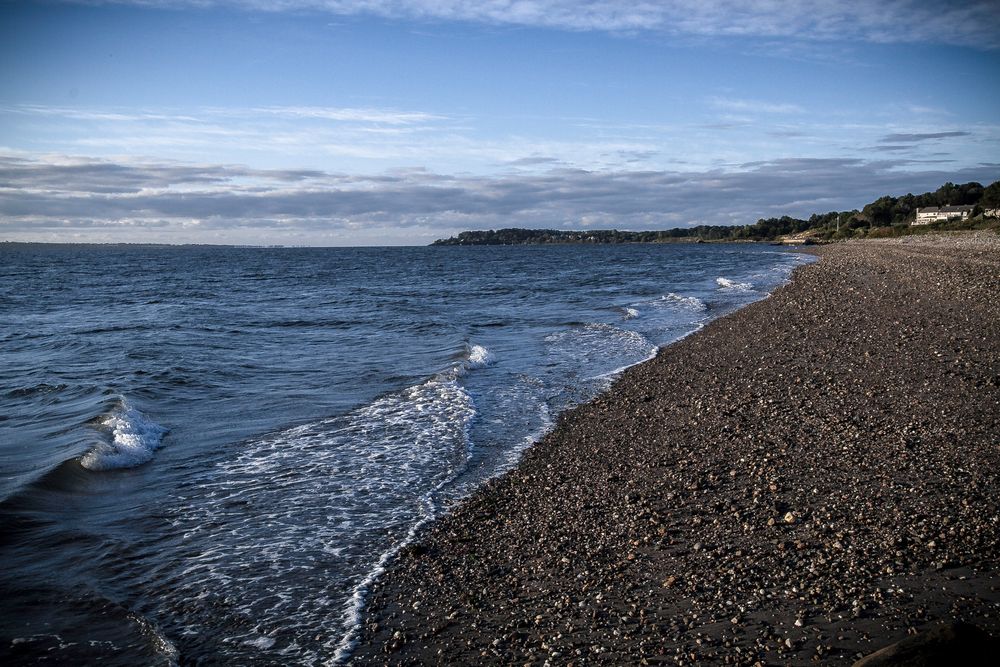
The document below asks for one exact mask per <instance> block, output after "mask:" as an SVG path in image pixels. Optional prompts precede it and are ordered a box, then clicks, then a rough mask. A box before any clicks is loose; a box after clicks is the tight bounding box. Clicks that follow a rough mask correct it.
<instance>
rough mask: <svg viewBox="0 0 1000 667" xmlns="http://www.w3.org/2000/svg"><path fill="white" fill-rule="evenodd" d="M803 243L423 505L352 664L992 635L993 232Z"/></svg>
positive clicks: (742, 659)
mask: <svg viewBox="0 0 1000 667" xmlns="http://www.w3.org/2000/svg"><path fill="white" fill-rule="evenodd" d="M815 252H816V253H818V254H819V255H820V257H821V261H819V262H817V263H814V264H811V265H809V266H806V267H803V268H800V269H799V270H798V271H797V272H796V274H795V278H794V280H793V281H792V282H791V283H790V284H788V285H786V286H784V287H782V288H780V289H779V290H777V292H775V294H773V295H772V296H771V297H770V298H768V299H766V300H764V301H761V302H758V303H756V304H753V305H751V306H749V307H747V308H745V309H743V310H740V311H738V312H736V313H734V314H731V315H729V316H727V317H724V318H722V319H720V320H717V321H715V322H713V323H712V324H710V325H709V326H707V327H706V328H705V329H704V330H702V331H700V332H698V333H697V334H695V335H692V336H690V337H688V338H686V339H684V340H682V341H680V342H679V343H677V344H674V345H671V346H669V347H667V348H665V349H664V350H662V351H661V353H660V354H659V355H658V356H657V357H656V358H655V359H653V360H652V361H649V362H647V363H644V364H641V365H639V366H635V367H633V368H631V369H629V370H628V371H626V372H625V373H624V374H623V375H622V376H621V378H620V379H619V380H618V381H617V382H616V383H615V384H614V386H613V387H612V389H611V390H610V391H609V392H607V393H606V394H604V395H602V396H601V397H599V398H597V399H596V400H594V401H592V402H590V403H587V404H585V405H582V406H580V407H578V408H576V409H574V410H572V411H570V412H568V413H567V414H565V415H563V416H562V418H561V419H560V420H559V423H558V425H557V427H556V428H555V429H554V430H553V431H552V432H551V433H550V434H549V435H548V436H547V437H545V438H544V439H543V440H542V441H541V442H540V443H538V444H537V445H536V446H534V447H533V448H531V449H530V450H529V451H528V452H527V453H526V454H525V456H524V458H523V460H522V462H521V463H520V465H519V466H518V467H517V468H516V469H515V470H513V471H511V472H510V473H508V474H506V475H504V476H502V477H500V478H497V479H495V480H493V481H491V482H490V483H488V484H486V485H485V486H484V487H483V488H481V489H480V490H479V491H477V492H476V493H475V494H473V496H472V497H470V498H469V499H467V500H466V501H465V502H463V503H462V504H461V505H460V506H458V507H457V508H456V509H455V510H454V511H453V512H452V513H451V514H449V515H448V516H446V517H445V518H443V519H441V520H439V521H437V522H435V523H434V524H433V525H431V526H430V527H429V528H428V529H427V530H426V532H425V533H424V534H423V536H422V537H421V539H420V540H419V542H418V543H417V544H415V545H413V546H411V547H409V548H408V549H406V550H405V551H404V552H403V553H401V554H400V555H399V557H398V558H397V559H396V561H395V562H394V563H393V564H392V565H391V566H390V568H389V570H388V572H387V573H386V574H385V575H384V576H383V577H382V578H381V579H380V580H379V581H378V582H377V584H376V585H375V587H374V588H373V590H372V591H371V595H370V599H369V606H368V610H367V612H366V615H365V619H364V624H363V628H362V635H361V641H360V644H359V646H358V647H357V650H356V652H355V654H354V657H353V664H356V665H368V664H374V665H382V664H450V665H456V664H465V665H467V664H477V663H483V664H497V665H513V664H517V665H525V664H537V665H543V664H546V663H548V664H551V665H556V664H560V665H562V664H574V665H588V664H696V663H715V664H749V665H753V664H755V663H758V662H759V663H760V664H764V665H771V664H774V665H783V664H792V665H799V664H815V663H822V664H843V665H850V664H852V663H853V662H854V661H855V660H857V659H858V658H860V657H862V656H864V655H866V654H869V653H872V652H874V651H876V650H877V649H880V648H882V647H883V646H886V645H888V644H891V643H893V642H896V641H898V640H901V639H904V638H906V637H907V636H908V635H913V634H917V633H921V634H922V633H925V632H928V631H931V628H933V627H934V626H935V624H937V623H941V622H949V623H950V622H954V621H965V622H967V623H971V624H973V625H975V626H977V627H978V628H980V629H982V630H985V631H986V632H989V633H991V634H993V635H994V636H997V635H998V634H1000V588H998V587H1000V567H998V565H1000V478H998V470H1000V241H998V239H997V237H996V236H986V235H971V236H970V235H966V236H953V237H935V238H928V237H924V238H920V239H912V238H906V239H902V240H893V241H886V242H865V243H856V244H850V243H848V244H840V245H834V246H824V247H821V248H818V249H816V250H815Z"/></svg>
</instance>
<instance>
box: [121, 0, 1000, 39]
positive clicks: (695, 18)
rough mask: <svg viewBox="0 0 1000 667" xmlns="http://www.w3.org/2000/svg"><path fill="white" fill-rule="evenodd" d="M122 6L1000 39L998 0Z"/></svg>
mask: <svg viewBox="0 0 1000 667" xmlns="http://www.w3.org/2000/svg"><path fill="white" fill-rule="evenodd" d="M121 3H122V4H138V5H143V6H149V5H154V6H165V7H176V6H183V7H191V6H198V7H204V6H230V7H238V8H244V9H251V10H257V11H266V12H276V11H302V10H308V11H320V12H326V13H330V14H335V15H340V16H363V15H369V16H379V17H383V18H390V19H408V20H414V19H415V20H424V21H463V22H474V23H481V24H487V25H499V26H525V27H538V28H555V29H561V30H575V31H606V32H617V33H621V32H638V31H642V32H659V33H664V34H668V35H674V36H693V37H756V38H767V39H775V38H801V39H819V40H825V41H832V40H843V39H848V40H855V41H867V42H879V43H899V42H910V43H935V44H941V43H944V44H960V45H968V46H972V47H976V48H997V47H998V46H1000V36H998V27H1000V19H998V16H1000V11H998V7H997V2H996V1H995V0H965V1H961V0H959V1H957V2H949V3H940V2H936V1H934V0H885V1H884V2H872V1H871V0H841V1H840V2H829V0H766V1H765V0H743V1H737V2H733V1H731V0H669V1H662V2H638V3H637V2H634V1H630V0H121Z"/></svg>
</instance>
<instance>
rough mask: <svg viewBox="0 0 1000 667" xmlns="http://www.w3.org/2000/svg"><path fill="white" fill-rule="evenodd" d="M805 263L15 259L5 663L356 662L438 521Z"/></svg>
mask: <svg viewBox="0 0 1000 667" xmlns="http://www.w3.org/2000/svg"><path fill="white" fill-rule="evenodd" d="M805 260H806V257H805V256H803V255H800V254H794V253H788V252H785V251H781V250H778V249H776V248H772V247H768V246H759V245H688V244H683V245H681V244H678V245H626V246H584V245H575V246H549V247H547V246H530V247H422V248H364V249H290V248H289V249H284V248H266V249H265V248H231V247H151V246H84V245H21V244H0V354H2V362H0V380H2V383H0V563H3V567H2V569H0V661H3V662H4V663H5V664H13V663H12V662H11V661H14V662H18V663H43V664H90V663H95V662H98V661H100V662H102V664H110V665H136V664H144V665H154V664H177V663H193V662H207V663H216V662H222V663H228V664H282V665H294V664H302V665H318V664H333V663H336V662H339V661H343V660H344V659H345V658H347V657H348V656H349V655H350V651H351V649H352V648H353V645H354V641H355V639H356V630H357V624H358V619H359V617H360V614H361V613H363V609H364V605H365V602H366V593H367V590H368V588H369V586H370V585H371V584H372V582H373V581H374V580H375V579H376V578H377V577H378V575H379V574H380V573H381V572H382V570H383V568H384V567H385V566H386V565H387V564H388V562H389V561H391V559H392V557H393V556H394V554H395V553H396V552H397V551H398V550H399V549H400V548H401V547H402V546H403V545H405V544H406V543H408V542H409V541H410V540H412V539H414V538H415V536H417V535H418V534H419V531H420V529H421V527H423V526H424V525H426V524H427V522H429V521H431V520H432V519H433V518H434V517H436V516H438V515H440V514H441V513H442V512H446V511H447V509H448V507H449V506H451V505H452V504H453V503H455V502H457V501H458V500H460V499H461V498H462V497H463V496H464V495H466V494H467V493H469V492H470V491H471V490H473V489H475V488H476V486H477V485H478V484H480V483H481V482H482V481H484V480H486V479H488V478H490V477H492V476H494V475H497V474H501V473H502V472H503V471H504V470H507V469H509V468H510V467H511V466H513V465H515V464H516V462H517V460H518V457H519V455H520V454H521V452H522V451H523V450H524V449H525V448H526V447H528V446H530V444H531V443H532V442H534V441H535V440H537V439H538V438H539V437H541V436H542V435H544V433H545V432H546V430H547V429H548V428H549V427H550V425H551V424H552V420H553V418H554V416H555V415H557V414H558V413H559V412H560V411H562V410H565V409H566V408H568V407H571V406H573V405H576V404H578V403H580V402H581V401H586V400H587V399H589V398H592V397H593V396H595V395H596V394H597V393H599V392H600V391H602V390H604V389H606V388H607V387H608V386H609V384H610V383H611V382H612V381H613V379H614V377H615V375H616V374H617V373H618V372H620V371H621V370H622V369H624V368H626V367H628V366H630V365H632V364H635V363H638V362H641V361H643V360H645V359H649V358H650V357H651V356H652V355H654V354H655V352H656V350H657V349H658V348H659V347H660V346H662V345H665V344H669V343H670V342H672V341H675V340H677V339H679V338H681V337H683V336H685V335H687V334H689V333H691V332H693V331H695V330H697V329H698V328H699V327H701V326H703V325H704V324H705V323H706V322H708V321H709V320H711V319H713V318H716V317H719V316H721V315H723V314H725V313H728V312H731V311H732V310H734V309H735V308H738V307H740V306H742V305H745V304H747V303H750V302H752V301H754V300H757V299H760V298H763V297H764V296H766V295H767V293H768V292H769V291H770V290H772V289H774V288H775V287H776V286H777V285H778V284H780V283H781V282H783V281H785V280H786V279H787V278H788V276H789V274H790V272H791V270H792V269H793V268H794V267H795V266H796V265H797V264H799V263H801V262H803V261H805Z"/></svg>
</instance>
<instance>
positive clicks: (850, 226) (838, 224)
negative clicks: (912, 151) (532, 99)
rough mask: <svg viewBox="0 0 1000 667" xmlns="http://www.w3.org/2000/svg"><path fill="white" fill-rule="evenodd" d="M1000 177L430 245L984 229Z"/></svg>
mask: <svg viewBox="0 0 1000 667" xmlns="http://www.w3.org/2000/svg"><path fill="white" fill-rule="evenodd" d="M940 206H972V207H973V209H972V211H971V213H972V215H971V216H970V217H969V218H968V219H966V220H962V221H958V222H955V221H942V222H938V223H935V224H933V225H927V226H920V227H911V224H910V223H911V222H913V220H914V219H915V217H916V212H917V209H918V208H927V207H940ZM998 209H1000V181H995V182H994V183H992V184H990V185H988V186H986V187H983V186H982V185H981V184H980V183H977V182H975V181H973V182H969V183H963V184H961V185H955V184H954V183H945V184H944V185H942V186H941V187H940V188H938V189H937V190H935V191H934V192H925V193H923V194H920V195H914V194H906V195H903V196H902V197H892V196H889V195H886V196H884V197H879V198H878V199H876V200H875V201H873V202H871V203H869V204H865V205H864V206H863V207H861V209H853V210H850V211H830V212H827V213H814V214H813V215H811V216H810V217H809V218H808V219H801V218H793V217H790V216H787V215H783V216H781V217H780V218H761V219H760V220H758V221H757V222H755V223H753V224H750V225H735V226H733V225H698V226H695V227H679V228H675V229H666V230H660V231H640V232H630V231H620V230H617V229H594V230H584V231H566V230H557V229H521V228H510V229H498V230H493V229H490V230H483V231H466V232H462V233H460V234H458V235H457V236H452V237H451V238H447V239H440V240H437V241H435V242H434V243H432V244H431V245H538V244H552V243H678V242H704V241H775V240H777V239H779V238H781V237H784V236H788V235H796V236H801V237H803V238H809V239H812V240H814V241H830V240H840V239H848V238H865V237H871V238H884V237H892V236H904V235H907V234H911V233H926V232H927V231H941V230H957V229H980V228H993V227H997V226H1000V219H998V217H997V216H996V211H997V210H998Z"/></svg>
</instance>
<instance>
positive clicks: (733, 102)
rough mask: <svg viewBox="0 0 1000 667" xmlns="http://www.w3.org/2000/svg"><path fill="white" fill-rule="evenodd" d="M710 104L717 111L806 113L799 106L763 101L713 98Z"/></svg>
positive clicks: (710, 99)
mask: <svg viewBox="0 0 1000 667" xmlns="http://www.w3.org/2000/svg"><path fill="white" fill-rule="evenodd" d="M708 102H709V104H711V105H712V106H713V107H715V108H717V109H724V110H727V111H742V112H749V113H771V114H796V113H805V109H803V108H802V107H800V106H799V105H797V104H788V103H777V102H764V101H761V100H739V99H731V98H728V97H712V98H709V100H708Z"/></svg>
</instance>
